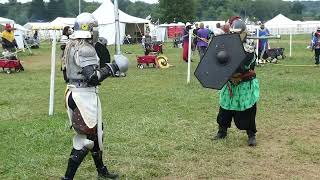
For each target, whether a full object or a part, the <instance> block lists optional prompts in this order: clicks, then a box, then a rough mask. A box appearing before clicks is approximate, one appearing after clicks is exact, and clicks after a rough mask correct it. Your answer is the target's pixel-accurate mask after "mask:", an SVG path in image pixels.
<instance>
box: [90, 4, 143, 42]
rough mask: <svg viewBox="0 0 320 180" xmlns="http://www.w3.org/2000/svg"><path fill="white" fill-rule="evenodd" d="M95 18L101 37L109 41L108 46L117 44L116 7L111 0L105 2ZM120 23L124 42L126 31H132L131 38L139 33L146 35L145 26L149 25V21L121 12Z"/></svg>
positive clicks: (96, 11) (96, 12) (97, 10)
mask: <svg viewBox="0 0 320 180" xmlns="http://www.w3.org/2000/svg"><path fill="white" fill-rule="evenodd" d="M92 14H93V16H94V17H95V18H96V19H97V20H98V23H99V35H100V36H102V37H104V38H106V39H108V44H115V16H114V5H113V3H112V2H111V0H105V1H104V2H103V4H101V5H100V7H99V8H98V9H96V10H95V11H94V12H93V13H92ZM119 21H120V39H121V41H123V39H124V37H125V35H126V31H127V32H128V31H130V32H131V33H135V34H130V35H131V37H134V36H136V35H137V34H138V33H139V34H140V33H144V24H145V23H149V20H146V19H141V18H137V17H134V16H130V15H128V14H126V13H124V12H123V11H121V10H119Z"/></svg>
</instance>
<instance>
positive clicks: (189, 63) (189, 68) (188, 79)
mask: <svg viewBox="0 0 320 180" xmlns="http://www.w3.org/2000/svg"><path fill="white" fill-rule="evenodd" d="M192 33H193V30H192V29H190V30H189V41H188V72H187V73H188V75H187V84H189V83H190V79H191V75H190V74H191V38H192Z"/></svg>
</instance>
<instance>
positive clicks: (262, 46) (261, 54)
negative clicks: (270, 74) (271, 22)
mask: <svg viewBox="0 0 320 180" xmlns="http://www.w3.org/2000/svg"><path fill="white" fill-rule="evenodd" d="M258 31H259V34H258V36H259V37H261V36H269V35H270V33H269V30H268V29H267V28H265V26H264V24H261V25H260V28H259V29H258ZM255 35H257V31H256V32H255ZM268 49H269V43H268V39H259V44H258V59H259V63H266V60H265V59H266V58H268V55H267V50H268Z"/></svg>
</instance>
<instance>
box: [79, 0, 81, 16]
mask: <svg viewBox="0 0 320 180" xmlns="http://www.w3.org/2000/svg"><path fill="white" fill-rule="evenodd" d="M79 14H81V0H79Z"/></svg>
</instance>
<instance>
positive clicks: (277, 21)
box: [265, 14, 297, 27]
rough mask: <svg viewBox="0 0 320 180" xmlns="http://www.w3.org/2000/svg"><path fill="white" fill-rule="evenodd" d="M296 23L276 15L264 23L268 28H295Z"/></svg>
mask: <svg viewBox="0 0 320 180" xmlns="http://www.w3.org/2000/svg"><path fill="white" fill-rule="evenodd" d="M296 25H297V22H295V21H293V20H291V19H289V18H287V17H285V16H284V15H282V14H278V15H277V16H276V17H274V18H272V19H271V20H269V21H267V22H266V23H265V26H268V27H278V26H296Z"/></svg>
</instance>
